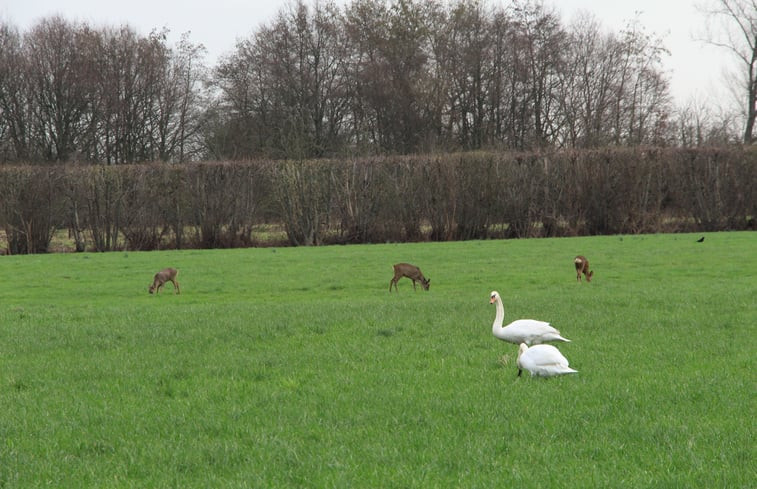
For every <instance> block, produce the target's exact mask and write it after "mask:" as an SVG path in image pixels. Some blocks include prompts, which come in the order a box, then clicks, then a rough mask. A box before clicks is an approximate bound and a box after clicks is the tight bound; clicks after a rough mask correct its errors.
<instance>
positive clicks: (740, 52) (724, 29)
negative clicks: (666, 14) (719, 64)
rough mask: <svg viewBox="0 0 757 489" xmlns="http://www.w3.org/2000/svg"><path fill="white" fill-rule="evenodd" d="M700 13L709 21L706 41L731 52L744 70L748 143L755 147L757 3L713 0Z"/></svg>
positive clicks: (743, 81)
mask: <svg viewBox="0 0 757 489" xmlns="http://www.w3.org/2000/svg"><path fill="white" fill-rule="evenodd" d="M700 10H701V11H702V13H704V14H705V15H706V16H707V18H708V26H707V33H706V39H705V40H706V41H707V42H708V43H710V44H712V45H714V46H717V47H721V48H723V49H725V50H727V51H729V52H730V53H731V54H732V55H733V56H735V57H736V59H738V60H739V61H740V63H741V65H742V67H743V69H744V71H743V72H742V73H743V78H742V80H741V81H742V83H743V85H742V86H743V90H744V91H743V92H742V93H743V94H744V95H745V97H744V99H745V100H744V116H745V124H744V143H746V144H752V143H753V142H754V141H755V136H754V125H755V118H756V117H757V2H756V1H755V0H713V1H712V2H711V3H710V4H707V5H704V6H702V7H700Z"/></svg>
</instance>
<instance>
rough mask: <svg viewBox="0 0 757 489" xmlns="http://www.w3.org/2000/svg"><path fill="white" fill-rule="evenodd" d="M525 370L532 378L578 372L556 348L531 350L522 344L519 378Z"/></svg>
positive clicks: (544, 346) (546, 347) (534, 348)
mask: <svg viewBox="0 0 757 489" xmlns="http://www.w3.org/2000/svg"><path fill="white" fill-rule="evenodd" d="M523 369H525V370H528V371H529V372H531V376H532V377H533V376H537V377H553V376H555V375H562V374H574V373H577V372H578V370H573V369H572V368H570V367H569V366H568V359H567V358H565V357H564V356H563V354H562V353H560V350H558V349H557V348H555V347H554V346H552V345H534V346H532V347H531V348H529V347H528V346H526V344H525V343H521V344H520V349H519V350H518V376H520V374H521V373H522V372H523Z"/></svg>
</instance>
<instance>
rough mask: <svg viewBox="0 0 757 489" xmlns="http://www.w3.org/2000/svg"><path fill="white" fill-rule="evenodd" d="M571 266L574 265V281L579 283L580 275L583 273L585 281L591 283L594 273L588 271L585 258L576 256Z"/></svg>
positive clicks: (587, 262)
mask: <svg viewBox="0 0 757 489" xmlns="http://www.w3.org/2000/svg"><path fill="white" fill-rule="evenodd" d="M573 264H574V265H576V280H578V281H579V282H580V281H581V274H582V273H583V274H584V276H586V281H587V282H591V276H592V275H594V272H593V271H591V272H590V271H589V260H587V259H586V257H585V256H582V255H578V256H577V257H576V258H575V259H574V260H573Z"/></svg>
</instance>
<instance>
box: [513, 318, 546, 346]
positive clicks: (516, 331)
mask: <svg viewBox="0 0 757 489" xmlns="http://www.w3.org/2000/svg"><path fill="white" fill-rule="evenodd" d="M501 338H502V339H503V340H505V341H509V342H510V343H515V344H520V343H525V344H527V345H531V344H534V343H541V342H543V341H553V340H555V339H558V338H560V332H559V331H557V330H556V329H555V328H553V327H552V326H551V325H550V324H549V323H547V322H544V321H537V320H536V319H518V320H517V321H513V322H512V323H510V324H508V325H507V326H505V327H504V328H503V329H502V333H501Z"/></svg>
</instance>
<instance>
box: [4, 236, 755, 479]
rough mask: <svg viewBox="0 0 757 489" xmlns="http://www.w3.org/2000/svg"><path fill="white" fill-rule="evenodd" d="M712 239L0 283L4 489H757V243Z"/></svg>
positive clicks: (314, 255) (651, 239)
mask: <svg viewBox="0 0 757 489" xmlns="http://www.w3.org/2000/svg"><path fill="white" fill-rule="evenodd" d="M698 237H699V235H691V234H676V235H642V236H622V237H621V236H609V237H592V238H562V239H538V240H508V241H473V242H456V243H423V244H387V245H363V246H345V247H338V246H331V247H318V248H280V249H270V248H266V249H263V248H257V249H238V250H213V251H196V250H193V251H174V252H151V253H132V252H129V253H109V254H89V253H88V254H53V255H36V256H5V257H0V277H1V278H2V280H0V487H3V488H4V487H12V488H34V487H43V486H44V487H60V488H64V487H65V488H68V487H97V488H106V487H108V488H109V487H133V488H146V487H179V488H193V487H197V488H209V487H219V488H220V487H223V488H241V487H249V488H278V487H282V488H290V487H291V488H299V487H306V488H347V487H350V488H353V487H366V488H394V487H396V488H411V487H412V488H415V487H432V488H441V487H444V488H446V487H450V488H487V489H488V488H494V487H503V488H506V487H519V488H524V487H525V488H531V487H533V488H559V487H578V488H597V487H603V488H604V487H627V488H668V487H669V488H693V487H697V488H699V487H701V488H708V489H712V488H729V489H731V488H748V487H749V488H751V487H754V486H755V481H756V480H757V469H756V467H755V460H756V459H757V457H755V442H754V440H755V417H756V416H755V415H756V414H757V410H756V409H755V408H756V407H757V405H756V403H755V399H756V398H755V393H756V392H757V390H756V389H755V387H757V384H756V382H755V380H756V377H755V373H754V371H755V368H754V367H755V362H754V358H755V353H756V352H757V350H756V349H755V347H756V345H755V325H756V324H757V308H756V307H755V302H756V298H757V234H755V233H749V232H743V233H713V234H707V235H706V240H705V242H703V243H696V242H695V241H696V238H698ZM576 254H584V255H586V256H587V257H588V258H589V260H590V261H591V264H592V269H594V270H595V274H594V280H593V281H592V282H591V283H590V284H586V283H583V284H578V283H576V280H575V272H574V270H573V264H572V260H573V257H574V256H575V255H576ZM399 261H409V262H411V263H415V264H417V265H419V266H420V267H421V268H422V270H423V271H424V273H425V275H426V276H427V277H430V278H431V290H430V291H429V292H423V291H422V290H421V289H420V287H419V289H418V291H417V292H413V288H412V284H411V282H410V281H408V280H407V279H403V280H401V281H400V283H399V289H400V290H399V293H394V292H392V293H391V294H390V293H389V292H388V285H389V280H390V279H391V277H392V267H391V265H392V264H393V263H395V262H399ZM166 266H174V267H177V268H179V269H180V271H181V273H180V274H179V280H180V283H181V289H182V294H181V295H173V294H172V286H171V284H167V285H166V287H165V288H164V290H163V292H162V293H161V294H160V295H157V296H150V295H149V294H148V293H147V287H148V285H149V284H150V282H151V280H152V275H153V274H154V273H155V272H156V271H157V270H158V269H160V268H163V267H166ZM492 290H498V291H499V292H500V293H501V295H502V297H503V300H504V302H505V322H509V321H510V320H513V319H517V318H524V317H532V318H535V319H541V320H545V321H550V322H552V324H553V325H554V326H555V327H557V328H558V329H560V331H561V332H562V333H563V334H564V335H565V336H566V337H568V338H570V339H571V340H573V341H572V343H567V344H559V345H556V346H558V347H559V348H560V350H561V351H562V352H563V353H564V354H565V356H566V357H568V359H569V360H570V362H571V366H573V367H574V368H576V369H578V370H579V373H578V374H577V375H572V376H565V377H558V378H552V379H539V378H530V377H527V376H523V377H520V378H518V377H516V367H515V357H516V352H517V347H516V346H515V345H511V344H507V343H503V342H501V341H499V340H497V339H495V338H494V337H493V336H492V333H491V324H492V321H493V319H494V306H491V305H490V304H489V293H490V291H492Z"/></svg>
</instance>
